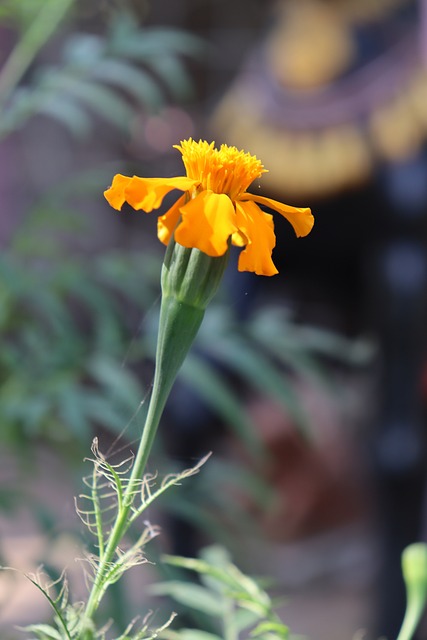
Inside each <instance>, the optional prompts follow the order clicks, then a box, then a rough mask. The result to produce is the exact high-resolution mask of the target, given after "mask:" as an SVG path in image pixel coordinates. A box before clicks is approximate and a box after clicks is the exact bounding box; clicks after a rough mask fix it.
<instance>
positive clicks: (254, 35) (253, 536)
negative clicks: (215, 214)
mask: <svg viewBox="0 0 427 640" xmlns="http://www.w3.org/2000/svg"><path fill="white" fill-rule="evenodd" d="M0 64H1V69H0V111H1V118H0V141H1V144H0V165H1V171H0V202H1V209H0V239H1V243H2V251H1V254H0V332H1V338H2V347H1V349H0V380H1V385H0V480H1V485H0V531H1V538H0V563H1V564H3V565H7V566H14V567H17V568H18V569H20V570H23V571H26V572H29V571H32V570H34V569H35V568H36V567H38V566H40V565H41V564H43V565H44V567H45V570H46V571H47V573H48V574H49V575H50V576H52V577H53V578H54V577H55V576H57V575H59V573H60V572H61V570H62V569H63V567H64V565H67V566H68V567H69V573H70V580H71V585H72V587H73V588H74V589H75V592H76V594H77V595H78V594H79V593H84V585H82V583H81V578H80V567H79V565H76V563H75V558H76V557H81V556H82V555H83V552H82V549H83V547H84V545H90V544H91V541H90V540H88V539H87V538H86V537H85V534H84V532H82V531H81V528H80V523H79V521H78V518H77V517H76V514H75V509H74V495H76V494H78V493H79V492H80V491H81V475H82V474H83V473H87V472H88V469H90V466H88V463H87V462H86V463H85V462H83V460H84V458H85V456H88V455H90V443H91V441H92V438H93V437H94V436H95V435H97V436H98V437H99V439H100V448H101V451H103V452H104V453H105V454H106V455H108V456H109V457H110V458H111V459H112V460H114V459H116V457H117V456H123V455H124V454H125V453H126V452H127V451H128V450H129V448H132V447H134V446H135V442H136V440H137V438H138V435H139V433H140V431H141V428H142V425H143V422H144V412H145V409H146V399H147V396H148V394H149V389H150V382H151V380H152V373H153V353H154V345H155V336H156V322H157V313H158V307H159V272H160V266H161V261H162V256H163V251H164V248H163V247H162V245H160V243H159V242H158V241H157V238H156V233H155V232H156V215H155V214H152V215H150V216H146V215H145V214H144V213H133V212H131V211H130V209H129V210H124V212H123V214H117V213H116V212H114V211H113V210H111V209H109V207H108V205H107V204H106V203H105V202H104V199H103V197H102V192H103V190H104V189H105V188H107V187H108V185H109V184H110V183H111V179H112V176H113V175H114V174H115V173H117V172H120V173H124V174H127V175H133V174H137V175H141V176H171V175H181V174H182V172H183V168H182V164H181V161H180V154H179V153H178V152H177V151H175V150H173V149H172V145H173V144H176V143H177V142H179V140H181V139H184V138H188V137H194V138H195V139H199V138H206V139H209V140H210V139H214V140H215V141H216V142H217V144H220V143H222V142H225V143H227V144H230V145H236V146H237V147H239V148H243V149H245V151H248V152H250V153H253V154H256V155H257V156H258V157H259V158H260V159H261V160H262V162H263V163H264V165H265V166H266V168H267V169H268V170H269V173H267V174H265V175H264V176H263V178H262V181H261V182H260V184H259V186H258V185H257V187H256V188H259V189H261V192H262V193H265V195H268V196H270V197H273V198H276V199H278V200H281V201H283V202H287V203H289V204H293V205H302V206H310V207H311V208H312V210H313V213H314V215H315V221H316V222H315V227H314V229H313V231H312V233H311V234H310V236H309V237H307V238H304V239H298V240H297V239H296V238H295V237H294V236H293V231H292V229H291V228H290V227H289V226H288V225H287V223H286V221H284V220H279V219H277V218H278V216H276V218H275V224H276V230H277V237H278V242H277V248H276V249H275V251H274V256H273V257H274V261H275V263H276V264H277V266H278V268H279V271H280V275H278V276H275V277H274V278H261V277H257V276H253V275H252V274H247V273H238V272H237V270H236V268H235V264H236V259H235V258H236V257H235V256H232V260H231V263H232V264H231V266H230V269H229V271H228V272H227V275H226V278H225V282H224V286H223V290H222V291H221V294H220V296H218V299H217V300H215V302H214V303H213V304H212V305H211V307H210V309H209V310H208V313H207V315H206V319H205V322H204V325H203V327H202V330H201V332H200V336H199V338H198V340H197V343H196V345H195V348H194V349H193V351H192V353H191V355H190V357H189V359H188V361H187V362H186V364H185V366H184V368H183V370H182V374H181V375H180V378H179V381H178V383H177V385H176V387H175V389H174V392H173V394H172V397H171V399H170V402H169V405H168V409H167V411H166V414H165V418H164V424H163V425H162V429H161V436H160V442H159V444H158V447H157V451H156V455H155V460H153V462H152V466H153V470H154V469H157V468H158V469H159V472H160V473H166V472H168V471H170V470H171V469H182V468H185V467H188V466H191V465H192V464H194V463H195V462H196V461H197V460H198V459H199V458H200V457H201V456H202V455H204V454H205V453H206V452H207V451H210V450H212V451H213V452H214V456H213V457H212V458H211V459H210V461H209V462H208V464H207V465H206V466H205V468H204V469H203V471H202V473H201V474H200V475H199V476H197V478H192V479H191V480H190V481H188V482H187V484H186V485H183V486H182V487H180V488H179V490H175V492H174V493H173V494H172V495H171V497H170V498H169V499H168V498H167V497H166V498H165V500H164V502H163V504H162V505H161V508H160V510H159V513H157V510H156V512H155V513H154V514H153V516H152V517H153V520H154V521H159V522H160V523H161V524H162V527H163V529H164V533H163V535H162V539H161V542H160V548H161V549H165V548H166V549H167V550H169V551H173V552H176V553H183V554H196V553H197V551H198V549H199V548H200V547H202V546H203V545H205V544H209V543H212V542H213V541H219V542H221V543H223V544H225V545H226V546H227V547H228V548H229V549H230V550H231V552H232V554H233V557H234V559H235V561H236V562H237V563H238V564H239V565H240V566H241V567H242V569H243V570H245V571H249V572H253V573H255V574H257V575H262V576H270V577H271V579H272V585H273V591H274V593H275V595H277V596H278V598H280V599H282V598H283V597H284V596H286V605H283V607H282V608H281V612H282V613H283V620H284V622H286V623H287V624H289V626H290V628H291V630H292V631H293V632H295V633H296V634H302V635H306V636H308V637H311V638H313V640H326V639H328V640H334V639H336V640H342V639H343V638H352V637H363V638H367V639H369V638H378V637H380V636H385V637H387V638H390V639H392V638H394V637H395V636H396V634H397V631H398V628H399V626H400V622H401V619H402V616H403V611H404V593H403V584H402V581H401V578H400V553H401V550H402V549H403V547H404V546H405V545H406V544H408V543H410V542H412V541H415V540H419V539H425V538H426V533H427V532H426V524H425V472H426V453H425V420H426V416H425V399H426V394H427V370H426V359H425V327H426V304H425V303H426V290H427V289H426V287H427V254H426V246H425V245H426V210H427V179H426V177H427V149H426V139H427V69H426V64H427V3H425V2H423V1H422V0H419V1H418V2H416V1H415V0H234V1H233V2H229V1H228V2H227V1H225V0H152V1H151V2H150V1H149V0H146V1H145V0H92V2H90V3H88V2H85V1H84V0H1V2H0ZM155 553H156V550H155V549H153V554H155ZM153 575H155V570H154V569H153V568H151V567H149V568H148V569H147V568H146V567H144V568H143V569H141V570H140V571H138V572H137V573H135V574H133V573H131V576H130V586H131V587H132V588H130V586H129V583H126V584H125V586H124V587H123V588H122V587H117V589H116V590H115V592H114V594H113V596H114V597H113V598H112V601H111V609H110V611H111V613H113V612H114V616H115V618H116V619H117V621H118V625H119V626H120V624H122V622H123V626H125V623H126V622H127V621H128V620H129V618H130V617H131V616H132V615H134V614H135V613H138V612H139V613H140V612H141V606H142V607H143V608H145V607H146V606H147V607H148V605H146V604H145V600H144V603H143V604H142V605H141V602H140V599H139V598H138V597H137V596H135V594H137V595H138V594H139V593H140V590H142V589H141V584H142V585H143V584H145V583H146V582H147V581H149V580H150V579H152V578H153ZM131 594H133V595H131ZM144 610H145V609H144ZM48 616H49V610H48V607H47V606H46V605H45V604H44V602H43V600H42V598H41V596H39V595H38V594H36V593H34V587H33V586H32V585H31V584H30V583H27V582H26V581H25V579H24V578H23V577H22V576H19V575H18V574H11V573H2V574H0V629H1V634H2V637H4V638H6V639H7V640H12V639H13V638H15V637H17V636H18V632H15V630H14V625H16V624H25V623H29V622H35V621H39V620H41V619H43V617H44V618H47V617H48ZM355 634H359V635H357V636H355ZM421 637H423V636H422V634H421V635H420V638H421Z"/></svg>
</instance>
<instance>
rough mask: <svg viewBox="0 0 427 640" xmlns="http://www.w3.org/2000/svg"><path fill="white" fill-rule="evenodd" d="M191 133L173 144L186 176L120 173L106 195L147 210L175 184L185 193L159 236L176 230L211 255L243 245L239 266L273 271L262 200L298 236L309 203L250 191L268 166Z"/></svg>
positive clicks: (269, 222) (308, 223) (270, 230)
mask: <svg viewBox="0 0 427 640" xmlns="http://www.w3.org/2000/svg"><path fill="white" fill-rule="evenodd" d="M214 145H215V143H214V142H212V143H210V144H209V143H208V142H206V141H204V140H200V141H199V142H196V141H194V140H192V139H191V138H190V139H189V140H183V141H182V142H181V143H180V144H179V145H175V148H176V149H178V150H179V151H180V152H181V154H182V160H183V163H184V166H185V169H186V173H187V175H186V176H177V177H174V178H139V177H138V176H133V177H132V178H131V177H127V176H123V175H120V174H117V175H116V176H114V179H113V183H112V185H111V187H110V188H109V189H107V190H106V191H105V192H104V195H105V197H106V199H107V200H108V202H109V203H110V205H111V206H112V207H114V209H118V210H120V209H121V208H122V206H123V204H124V202H127V203H128V204H130V205H131V206H132V207H133V208H134V209H137V210H139V209H142V210H143V211H146V212H147V213H148V212H150V211H152V210H153V209H158V208H159V207H160V205H161V204H162V201H163V198H164V197H165V196H166V194H168V193H169V192H170V191H173V190H174V189H177V190H179V191H183V192H184V193H183V195H182V196H181V197H180V198H179V199H178V200H177V201H176V202H175V204H174V205H173V206H172V207H171V208H170V209H169V211H167V213H165V214H164V215H162V216H160V217H159V218H158V233H157V235H158V237H159V240H161V242H163V243H164V244H168V242H169V240H170V238H171V236H172V234H174V237H175V240H176V242H178V243H179V244H181V245H182V246H184V247H187V248H192V249H199V250H200V251H203V252H204V253H206V254H207V255H209V256H212V257H219V256H222V255H224V254H225V253H226V251H227V250H228V247H229V242H230V238H231V242H232V244H234V245H237V246H239V247H244V249H243V250H242V252H241V253H240V256H239V264H238V269H239V271H254V272H255V273H256V274H258V275H265V276H272V275H275V274H276V273H277V269H276V267H275V265H274V263H273V261H272V259H271V254H272V251H273V248H274V246H275V244H276V236H275V234H274V222H273V216H272V215H271V214H269V213H266V212H265V211H262V209H261V208H260V207H259V206H258V205H264V206H266V207H268V208H270V209H273V210H275V211H277V212H278V213H280V214H281V215H282V216H284V217H285V218H286V219H287V220H288V221H289V222H290V223H291V225H292V226H293V228H294V230H295V233H296V235H297V236H305V235H307V234H308V233H309V232H310V231H311V228H312V227H313V223H314V219H313V216H312V214H311V211H310V209H308V208H298V207H291V206H289V205H286V204H282V203H281V202H277V200H272V199H271V198H265V197H263V196H258V195H254V194H251V193H248V192H247V189H248V187H249V185H250V184H251V183H252V182H253V181H254V180H255V179H256V178H259V177H260V176H261V175H262V174H263V173H265V171H266V170H265V169H264V167H263V165H262V163H261V162H260V161H259V160H258V159H257V158H256V157H255V156H252V155H251V154H250V153H245V152H244V151H239V150H238V149H236V147H229V146H228V145H225V144H223V145H221V147H220V148H219V149H216V148H215V146H214Z"/></svg>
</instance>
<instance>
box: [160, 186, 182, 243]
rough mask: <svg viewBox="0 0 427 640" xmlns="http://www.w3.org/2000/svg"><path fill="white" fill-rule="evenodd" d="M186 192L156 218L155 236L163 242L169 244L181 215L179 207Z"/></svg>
mask: <svg viewBox="0 0 427 640" xmlns="http://www.w3.org/2000/svg"><path fill="white" fill-rule="evenodd" d="M185 198H186V194H185V193H184V194H183V195H182V196H181V197H180V198H179V199H178V200H177V201H176V202H175V204H173V205H172V206H171V208H170V209H169V211H167V212H166V213H165V214H164V215H163V216H159V218H158V219H157V237H158V238H159V240H160V242H163V244H169V240H170V239H171V236H172V234H173V232H174V230H175V227H176V225H177V224H178V221H179V219H180V217H181V212H180V210H179V209H180V207H181V206H182V205H183V204H184V202H185Z"/></svg>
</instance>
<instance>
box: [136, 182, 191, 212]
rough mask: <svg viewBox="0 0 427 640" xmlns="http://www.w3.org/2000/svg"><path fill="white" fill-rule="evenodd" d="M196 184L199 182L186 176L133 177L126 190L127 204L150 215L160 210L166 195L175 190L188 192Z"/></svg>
mask: <svg viewBox="0 0 427 640" xmlns="http://www.w3.org/2000/svg"><path fill="white" fill-rule="evenodd" d="M196 184H198V182H197V180H193V179H192V178H187V177H186V176H177V177H176V178H138V176H133V178H132V179H131V180H130V181H129V183H128V185H127V187H126V190H125V196H126V202H128V203H129V204H130V205H131V207H133V208H134V209H137V210H139V209H142V210H143V211H146V212H147V213H149V212H150V211H152V210H153V209H158V208H159V207H160V205H161V204H162V202H163V198H164V197H165V195H166V194H168V193H169V192H170V191H173V190H174V189H178V190H179V191H187V190H188V189H191V188H192V187H194V186H195V185H196Z"/></svg>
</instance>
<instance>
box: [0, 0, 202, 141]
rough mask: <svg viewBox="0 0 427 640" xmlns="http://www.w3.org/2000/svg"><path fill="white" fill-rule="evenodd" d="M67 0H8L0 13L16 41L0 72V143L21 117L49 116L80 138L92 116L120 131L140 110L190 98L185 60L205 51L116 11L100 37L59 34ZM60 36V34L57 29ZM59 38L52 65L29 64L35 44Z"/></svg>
mask: <svg viewBox="0 0 427 640" xmlns="http://www.w3.org/2000/svg"><path fill="white" fill-rule="evenodd" d="M76 5H78V3H77V2H76V1H75V0H43V1H42V2H40V1H37V0H34V2H33V1H32V0H29V1H25V2H24V1H23V0H14V1H13V2H12V1H10V2H8V1H7V0H6V2H5V3H4V4H3V5H2V7H1V10H0V21H1V20H3V21H6V24H9V25H10V26H12V27H13V28H15V30H16V31H17V32H18V33H17V37H18V39H17V42H16V45H15V47H14V48H13V49H12V51H11V53H10V55H9V57H8V59H7V60H6V61H5V63H4V66H3V69H2V70H1V73H0V111H1V119H0V139H1V138H4V137H5V136H7V135H9V134H10V133H12V132H13V131H15V130H17V129H19V128H21V127H22V126H23V125H24V124H25V123H26V122H27V120H28V119H29V118H31V117H32V116H34V115H36V114H43V115H46V116H48V117H50V118H54V119H55V120H58V121H59V122H61V123H62V124H63V125H64V126H66V127H67V128H68V129H69V130H70V131H71V132H72V133H74V134H75V135H77V136H79V137H81V138H84V137H85V136H87V135H88V134H89V133H90V131H91V127H92V126H93V116H94V115H96V116H98V117H100V118H102V119H103V120H104V121H105V122H106V123H108V124H109V125H111V126H113V127H114V128H116V129H118V130H119V131H122V132H127V131H129V126H130V124H131V122H132V121H133V119H134V118H135V116H136V115H137V114H138V113H139V112H140V110H141V109H143V110H144V111H145V112H150V113H154V112H156V111H158V110H159V108H160V107H162V106H163V105H164V104H165V103H166V102H170V101H176V100H179V101H182V100H185V99H188V98H189V97H190V96H191V95H192V88H193V87H192V83H191V81H190V78H189V75H188V72H187V68H186V61H185V59H186V58H187V60H188V58H189V57H191V58H193V59H194V58H196V57H200V56H201V55H202V53H203V51H204V48H205V45H203V44H202V42H201V41H200V39H198V38H196V37H195V36H193V35H191V34H188V33H184V32H181V31H178V30H176V29H168V28H147V27H141V26H140V25H139V24H138V22H137V20H136V18H135V16H134V15H133V14H132V13H130V12H129V11H127V10H126V8H125V7H126V5H123V6H124V9H118V8H116V9H114V10H113V9H111V10H110V11H109V12H108V13H107V15H108V16H109V20H108V21H107V25H106V28H105V30H104V31H103V32H100V33H88V32H86V33H82V32H79V31H78V29H77V28H75V29H66V28H62V29H60V27H61V24H62V26H63V23H64V22H66V18H67V17H70V16H72V15H73V14H72V11H71V9H74V8H75V7H76ZM60 30H61V34H59V31H60ZM55 35H56V36H58V35H61V36H62V38H61V42H60V44H58V43H57V44H56V46H57V48H58V49H59V51H58V54H57V56H56V57H58V58H59V62H55V64H46V63H41V62H38V61H37V55H38V53H39V51H40V49H41V48H42V47H43V45H45V44H46V42H47V41H48V40H49V39H50V38H51V37H53V36H55Z"/></svg>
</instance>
